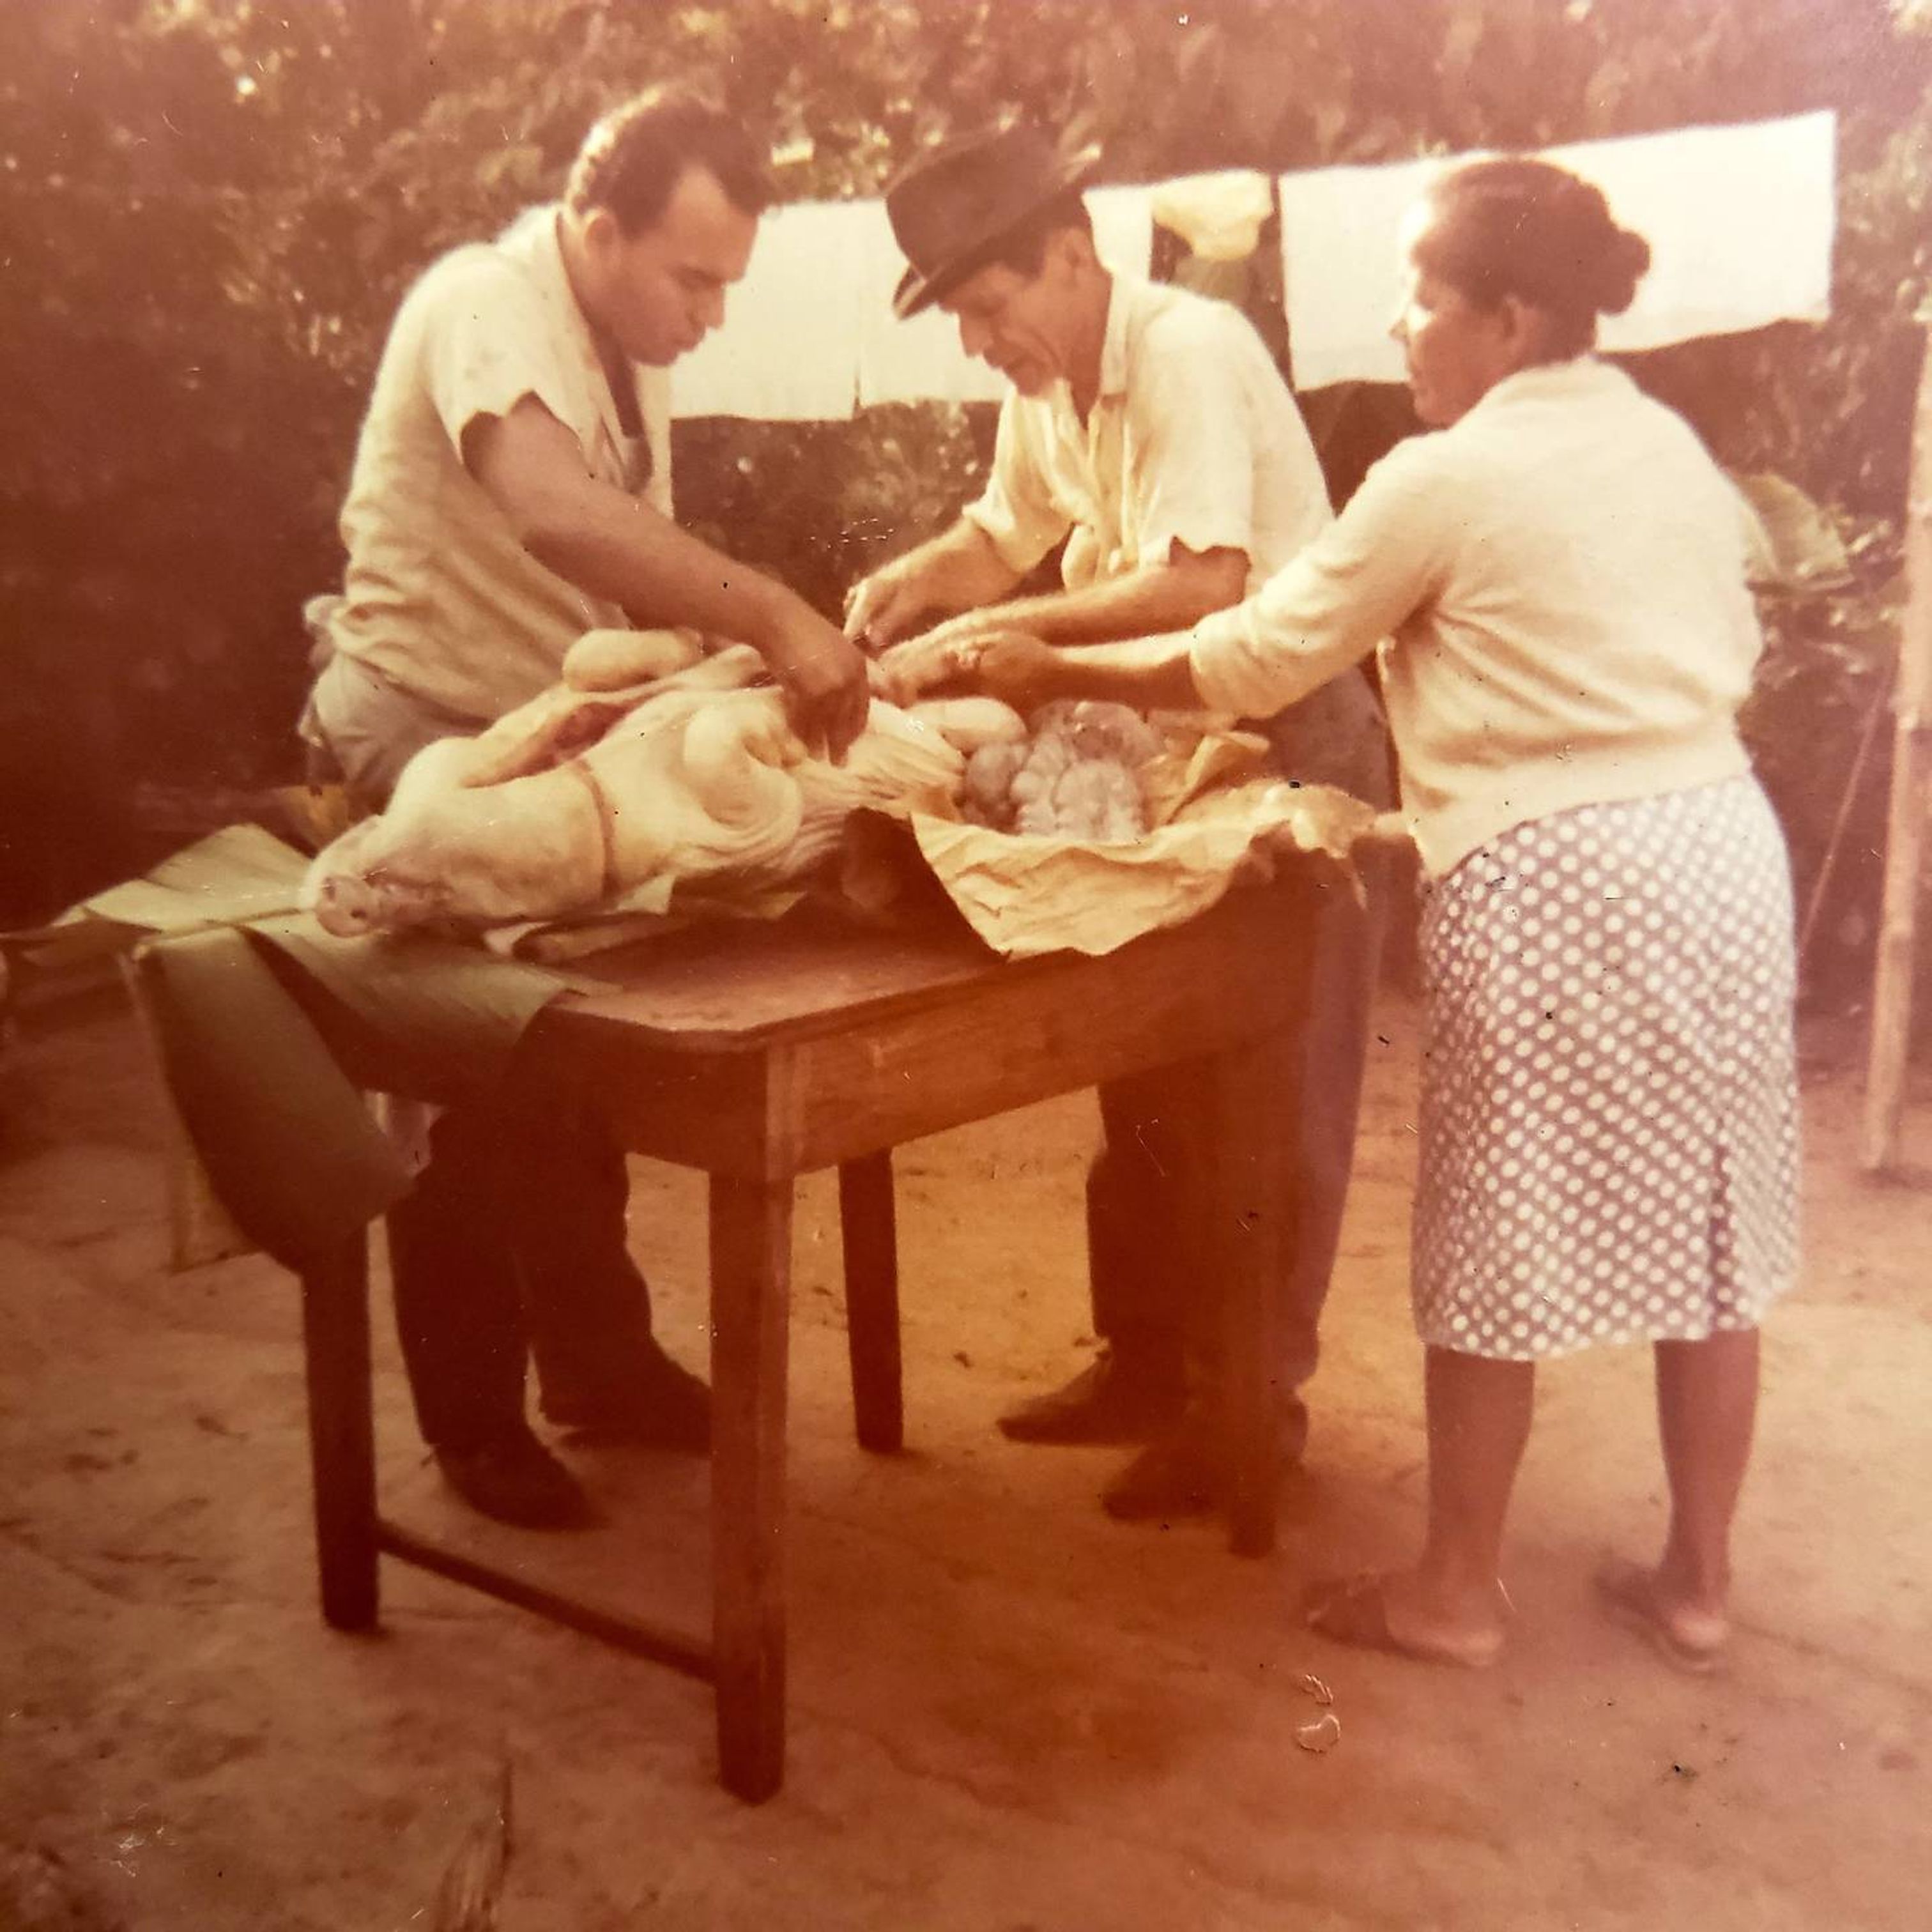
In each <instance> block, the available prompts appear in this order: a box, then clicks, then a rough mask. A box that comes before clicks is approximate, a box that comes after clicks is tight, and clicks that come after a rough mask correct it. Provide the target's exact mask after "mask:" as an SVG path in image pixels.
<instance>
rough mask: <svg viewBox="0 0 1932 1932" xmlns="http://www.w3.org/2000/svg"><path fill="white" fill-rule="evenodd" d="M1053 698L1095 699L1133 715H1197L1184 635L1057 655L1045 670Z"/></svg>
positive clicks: (1138, 639)
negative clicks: (1123, 707)
mask: <svg viewBox="0 0 1932 1932" xmlns="http://www.w3.org/2000/svg"><path fill="white" fill-rule="evenodd" d="M1042 675H1043V676H1047V677H1050V679H1051V680H1052V685H1053V687H1054V688H1053V689H1052V691H1051V692H1050V693H1049V695H1051V696H1053V697H1098V698H1106V699H1109V700H1112V701H1113V702H1114V703H1117V704H1129V705H1132V706H1133V707H1134V709H1136V710H1137V711H1198V710H1199V709H1200V708H1201V694H1200V692H1199V691H1198V690H1197V689H1196V687H1195V683H1194V673H1193V668H1192V667H1191V664H1190V649H1189V639H1188V636H1187V632H1185V631H1177V632H1172V633H1170V634H1167V635H1165V636H1162V637H1132V638H1129V639H1127V640H1123V641H1121V642H1118V643H1104V644H1076V645H1072V646H1067V647H1065V648H1063V649H1056V650H1055V652H1054V653H1053V656H1052V664H1051V668H1050V670H1044V669H1043V673H1042Z"/></svg>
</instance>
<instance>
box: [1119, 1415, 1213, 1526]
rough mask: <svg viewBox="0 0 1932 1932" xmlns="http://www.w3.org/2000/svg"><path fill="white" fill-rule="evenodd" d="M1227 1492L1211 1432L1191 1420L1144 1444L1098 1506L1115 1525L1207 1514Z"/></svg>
mask: <svg viewBox="0 0 1932 1932" xmlns="http://www.w3.org/2000/svg"><path fill="white" fill-rule="evenodd" d="M1226 1494H1227V1485H1226V1482H1225V1481H1223V1478H1222V1474H1221V1459H1220V1456H1219V1455H1218V1454H1216V1452H1215V1451H1214V1447H1213V1437H1212V1432H1211V1430H1208V1428H1207V1427H1205V1426H1202V1425H1200V1424H1196V1423H1193V1422H1192V1421H1190V1422H1188V1423H1185V1424H1183V1425H1182V1426H1181V1427H1180V1428H1178V1429H1177V1430H1175V1431H1174V1433H1172V1435H1169V1436H1163V1437H1162V1438H1161V1439H1160V1441H1159V1442H1151V1443H1149V1444H1148V1446H1147V1447H1146V1448H1145V1449H1143V1450H1142V1451H1141V1453H1140V1454H1139V1455H1138V1456H1136V1457H1135V1458H1134V1460H1133V1461H1132V1462H1131V1463H1129V1464H1128V1465H1127V1467H1126V1468H1125V1469H1123V1470H1121V1472H1120V1473H1119V1475H1117V1476H1115V1478H1114V1479H1113V1480H1112V1481H1111V1482H1110V1483H1109V1484H1108V1485H1107V1487H1106V1488H1105V1489H1104V1490H1102V1491H1101V1492H1100V1507H1101V1508H1103V1510H1105V1511H1106V1512H1107V1514H1109V1516H1110V1517H1114V1518H1115V1520H1117V1521H1118V1522H1121V1523H1152V1522H1155V1521H1160V1522H1163V1523H1166V1522H1172V1520H1174V1519H1175V1518H1176V1517H1190V1516H1208V1515H1211V1514H1213V1513H1214V1511H1216V1510H1217V1509H1219V1508H1220V1507H1221V1505H1222V1502H1223V1499H1225V1498H1226Z"/></svg>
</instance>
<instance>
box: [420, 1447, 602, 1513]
mask: <svg viewBox="0 0 1932 1932" xmlns="http://www.w3.org/2000/svg"><path fill="white" fill-rule="evenodd" d="M434 1453H435V1456H436V1463H437V1468H438V1469H440V1470H441V1471H442V1472H443V1480H444V1481H446V1482H447V1483H448V1484H449V1487H451V1488H452V1490H455V1492H456V1493H457V1494H458V1496H460V1497H461V1498H462V1499H463V1501H464V1502H466V1503H467V1504H468V1505H469V1507H470V1508H472V1509H473V1510H475V1511H478V1512H479V1513H480V1514H482V1515H484V1516H487V1517H495V1519H496V1521H497V1522H499V1523H514V1524H515V1525H516V1526H517V1528H518V1529H586V1528H588V1527H589V1525H591V1524H592V1523H595V1522H596V1521H597V1520H598V1517H597V1511H596V1508H595V1505H593V1504H592V1502H591V1500H590V1499H589V1496H586V1495H585V1493H583V1487H582V1485H581V1484H579V1483H578V1481H577V1478H575V1477H574V1476H573V1475H571V1473H570V1472H569V1471H568V1469H565V1467H564V1466H563V1465H562V1463H559V1461H558V1460H556V1457H554V1456H553V1455H552V1454H550V1451H548V1450H547V1449H546V1448H544V1446H543V1445H542V1444H541V1442H538V1440H537V1439H536V1438H535V1436H532V1434H531V1433H530V1432H529V1430H527V1429H525V1428H523V1427H517V1428H516V1429H514V1430H508V1431H506V1432H505V1433H503V1434H502V1435H500V1436H490V1437H489V1438H488V1439H487V1440H486V1441H484V1442H478V1443H475V1444H472V1445H470V1446H469V1447H468V1448H461V1449H452V1448H447V1447H446V1446H440V1445H439V1446H437V1448H436V1449H435V1451H434Z"/></svg>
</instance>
